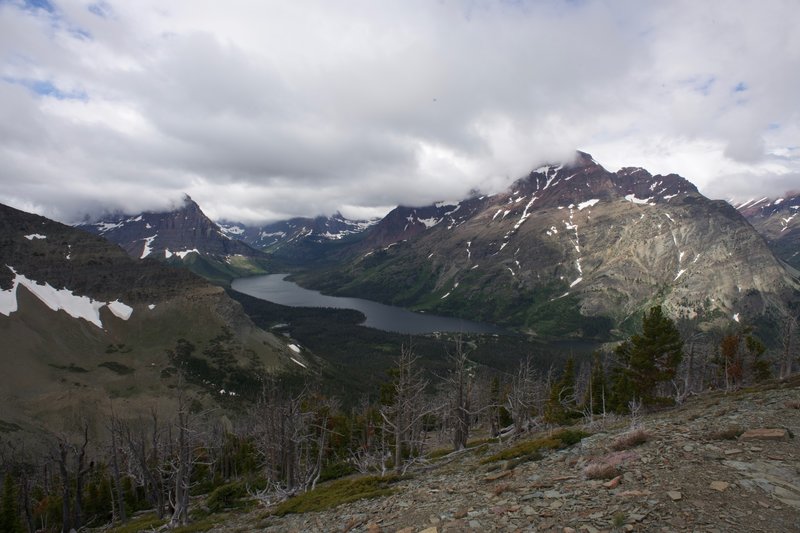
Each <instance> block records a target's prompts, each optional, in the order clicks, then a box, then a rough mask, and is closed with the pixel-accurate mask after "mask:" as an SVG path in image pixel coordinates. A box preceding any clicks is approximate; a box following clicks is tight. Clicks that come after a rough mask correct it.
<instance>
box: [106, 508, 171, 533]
mask: <svg viewBox="0 0 800 533" xmlns="http://www.w3.org/2000/svg"><path fill="white" fill-rule="evenodd" d="M164 522H165V520H164V519H160V518H158V516H156V514H155V513H147V514H143V515H141V516H137V517H136V518H133V519H131V520H129V521H127V522H125V523H124V524H121V525H119V526H117V527H114V528H112V529H110V530H109V531H110V532H111V533H137V532H139V531H150V530H153V529H158V528H159V527H161V525H162V524H163V523H164Z"/></svg>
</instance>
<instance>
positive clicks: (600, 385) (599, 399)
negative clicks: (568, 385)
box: [583, 352, 606, 414]
mask: <svg viewBox="0 0 800 533" xmlns="http://www.w3.org/2000/svg"><path fill="white" fill-rule="evenodd" d="M605 403H606V373H605V369H604V368H603V359H602V356H601V354H600V352H594V354H593V355H592V372H591V375H590V377H589V388H588V389H586V396H585V398H584V400H583V404H584V408H589V409H591V411H592V413H593V414H600V413H602V412H603V409H604V407H606V405H605Z"/></svg>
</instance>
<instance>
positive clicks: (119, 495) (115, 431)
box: [108, 406, 128, 522]
mask: <svg viewBox="0 0 800 533" xmlns="http://www.w3.org/2000/svg"><path fill="white" fill-rule="evenodd" d="M108 429H109V431H111V474H112V477H113V478H114V492H115V493H116V494H115V495H114V496H116V501H114V500H115V498H112V499H111V501H112V504H114V503H115V504H116V505H114V511H115V513H114V514H115V515H116V518H117V520H119V521H120V522H126V521H127V520H128V518H127V515H126V513H125V494H124V492H123V489H122V471H121V469H120V457H119V444H120V443H119V442H118V440H117V439H118V438H119V436H120V435H121V434H122V425H121V423H120V421H119V419H117V417H116V416H115V415H114V408H113V406H112V408H111V423H110V425H109V427H108Z"/></svg>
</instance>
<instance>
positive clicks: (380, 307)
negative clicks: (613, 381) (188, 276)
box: [231, 274, 501, 335]
mask: <svg viewBox="0 0 800 533" xmlns="http://www.w3.org/2000/svg"><path fill="white" fill-rule="evenodd" d="M286 276H288V274H268V275H266V276H253V277H250V278H241V279H237V280H234V281H233V283H232V284H231V287H232V288H233V290H235V291H237V292H241V293H243V294H247V295H248V296H253V297H254V298H259V299H261V300H266V301H268V302H272V303H276V304H281V305H287V306H289V307H333V308H336V309H355V310H356V311H361V312H362V313H364V315H365V316H366V317H367V319H366V320H365V321H364V322H363V324H362V325H364V326H367V327H370V328H375V329H381V330H383V331H392V332H397V333H407V334H411V335H420V334H425V333H433V332H435V331H441V332H453V333H500V331H501V329H500V328H498V327H496V326H492V325H491V324H482V323H479V322H470V321H469V320H462V319H460V318H451V317H444V316H436V315H429V314H425V313H414V312H412V311H408V310H407V309H403V308H400V307H394V306H391V305H386V304H382V303H378V302H373V301H371V300H363V299H361V298H345V297H339V296H326V295H324V294H322V293H320V292H318V291H313V290H309V289H304V288H303V287H301V286H299V285H298V284H297V283H294V282H291V281H287V280H286V279H285V278H286Z"/></svg>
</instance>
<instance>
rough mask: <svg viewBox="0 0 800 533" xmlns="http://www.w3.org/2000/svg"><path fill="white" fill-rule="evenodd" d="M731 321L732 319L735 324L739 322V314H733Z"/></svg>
mask: <svg viewBox="0 0 800 533" xmlns="http://www.w3.org/2000/svg"><path fill="white" fill-rule="evenodd" d="M733 319H734V320H735V321H736V322H739V313H734V314H733Z"/></svg>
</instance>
